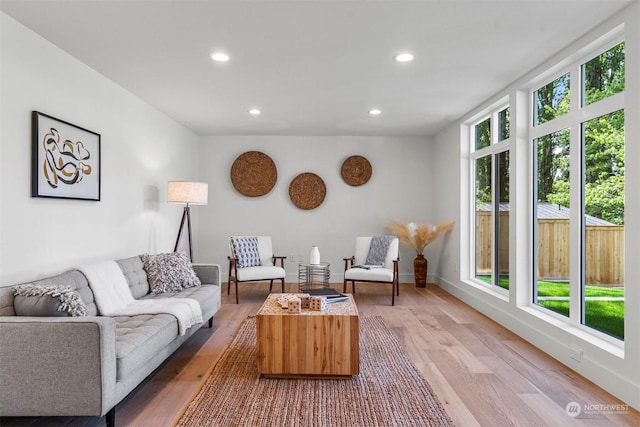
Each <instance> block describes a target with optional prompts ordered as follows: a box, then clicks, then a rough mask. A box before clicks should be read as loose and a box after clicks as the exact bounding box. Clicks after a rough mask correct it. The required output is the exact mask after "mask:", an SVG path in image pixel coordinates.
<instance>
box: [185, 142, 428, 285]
mask: <svg viewBox="0 0 640 427" xmlns="http://www.w3.org/2000/svg"><path fill="white" fill-rule="evenodd" d="M251 150H257V151H262V152H264V153H266V154H267V155H269V156H270V157H271V158H272V159H273V161H274V162H275V164H276V167H277V170H278V180H277V182H276V185H275V187H274V188H273V190H271V192H270V193H268V194H267V195H265V196H262V197H257V198H254V197H246V196H243V195H242V194H240V193H238V192H237V191H236V190H235V189H234V188H233V185H232V183H231V177H230V170H231V165H232V164H233V161H234V160H235V159H236V158H237V157H238V156H239V155H240V154H242V153H244V152H245V151H251ZM431 152H432V141H431V139H429V138H411V137H324V136H299V137H293V136H227V137H207V138H201V139H200V150H199V158H200V163H199V170H200V179H202V180H203V181H206V182H208V183H209V197H210V200H211V201H213V203H209V205H208V206H197V207H194V208H193V209H194V210H198V213H199V215H200V230H199V237H200V244H199V246H198V250H197V251H196V252H197V253H196V257H197V258H199V259H203V260H205V261H211V262H216V263H220V264H222V269H223V274H225V275H226V273H227V272H228V264H227V261H226V257H227V254H228V249H227V245H228V243H227V242H228V238H229V236H233V235H259V234H265V235H271V236H272V238H273V244H274V251H275V252H276V254H278V255H285V256H288V257H289V258H293V259H290V260H288V261H287V263H286V266H285V269H286V270H287V276H288V277H287V280H288V281H293V282H296V281H297V268H298V261H299V259H300V257H302V260H303V261H305V262H308V257H309V252H310V250H311V246H312V245H318V246H319V249H320V254H321V260H322V261H326V262H329V263H331V267H330V269H331V281H332V282H342V272H343V271H344V262H343V260H342V259H343V258H344V257H348V256H351V255H353V250H354V245H355V236H358V235H374V234H382V233H385V232H388V231H387V230H386V226H387V224H388V223H389V221H390V220H394V219H395V220H399V221H410V220H413V221H420V222H430V221H431V219H432V212H433V207H434V203H433V201H434V198H433V197H432V194H433V185H432V182H433V176H434V175H433V163H432V160H433V159H432V154H431ZM354 154H360V155H363V156H365V157H366V158H367V159H368V160H369V162H370V163H371V165H372V168H373V174H372V177H371V179H370V180H369V182H367V183H366V184H364V185H362V186H358V187H352V186H349V185H347V184H346V183H345V182H344V181H343V180H342V176H341V175H340V168H341V165H342V162H343V161H344V160H345V159H346V158H347V157H349V156H351V155H354ZM302 172H313V173H315V174H317V175H319V176H320V177H321V178H322V179H323V180H324V182H325V185H326V187H327V194H326V197H325V200H324V202H323V203H322V205H320V206H319V207H318V208H316V209H313V210H301V209H299V208H297V207H296V206H295V205H294V204H293V203H292V202H291V200H290V199H289V193H288V191H289V184H290V183H291V181H292V180H293V178H295V177H296V176H297V175H298V174H299V173H302ZM414 256H415V254H413V253H412V252H411V250H409V249H405V248H403V249H402V252H401V262H400V271H401V280H402V281H411V280H413V258H414Z"/></svg>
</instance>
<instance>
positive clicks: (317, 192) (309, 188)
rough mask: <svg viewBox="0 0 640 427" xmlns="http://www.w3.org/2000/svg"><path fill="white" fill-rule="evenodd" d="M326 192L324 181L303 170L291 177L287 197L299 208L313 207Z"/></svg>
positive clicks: (318, 203)
mask: <svg viewBox="0 0 640 427" xmlns="http://www.w3.org/2000/svg"><path fill="white" fill-rule="evenodd" d="M326 194H327V187H326V186H325V185H324V181H323V180H322V178H320V177H319V176H318V175H316V174H315V173H311V172H305V173H301V174H300V175H298V176H296V177H295V178H293V181H291V184H290V185H289V197H290V198H291V201H292V202H293V204H294V205H296V206H297V207H299V208H300V209H315V208H317V207H318V206H320V205H321V204H322V202H323V201H324V197H325V195H326Z"/></svg>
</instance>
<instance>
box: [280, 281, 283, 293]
mask: <svg viewBox="0 0 640 427" xmlns="http://www.w3.org/2000/svg"><path fill="white" fill-rule="evenodd" d="M280 280H282V293H283V294H284V277H283V278H282V279H280Z"/></svg>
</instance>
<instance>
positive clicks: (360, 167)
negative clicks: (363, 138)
mask: <svg viewBox="0 0 640 427" xmlns="http://www.w3.org/2000/svg"><path fill="white" fill-rule="evenodd" d="M341 173H342V179H344V182H346V183H347V184H349V185H353V186H354V187H356V186H358V185H362V184H364V183H366V182H367V181H369V178H371V163H369V160H367V159H365V158H364V157H362V156H351V157H349V158H348V159H347V160H345V161H344V162H343V163H342V169H341Z"/></svg>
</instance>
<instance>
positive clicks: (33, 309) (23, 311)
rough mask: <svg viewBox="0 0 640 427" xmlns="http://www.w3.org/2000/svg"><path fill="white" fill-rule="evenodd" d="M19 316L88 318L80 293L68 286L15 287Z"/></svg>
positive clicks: (16, 308) (15, 305)
mask: <svg viewBox="0 0 640 427" xmlns="http://www.w3.org/2000/svg"><path fill="white" fill-rule="evenodd" d="M13 291H14V300H13V307H14V309H15V312H16V315H17V316H74V317H78V316H86V315H87V307H85V305H84V303H83V302H82V299H80V296H79V295H78V293H76V292H74V291H72V290H71V288H70V287H68V286H54V285H51V286H40V285H32V284H27V285H18V286H14V287H13Z"/></svg>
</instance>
